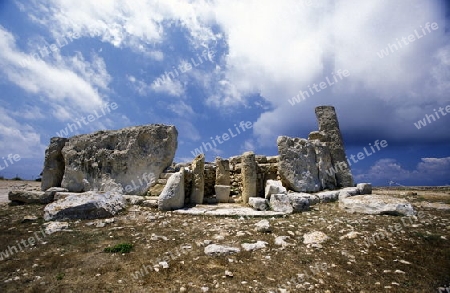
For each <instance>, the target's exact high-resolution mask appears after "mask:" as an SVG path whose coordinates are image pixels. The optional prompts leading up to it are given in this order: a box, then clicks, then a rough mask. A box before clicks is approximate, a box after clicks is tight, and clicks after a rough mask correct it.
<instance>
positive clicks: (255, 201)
mask: <svg viewBox="0 0 450 293" xmlns="http://www.w3.org/2000/svg"><path fill="white" fill-rule="evenodd" d="M248 205H249V206H251V207H252V208H254V209H255V210H257V211H267V210H268V209H269V205H268V202H267V199H264V198H261V197H250V198H249V199H248Z"/></svg>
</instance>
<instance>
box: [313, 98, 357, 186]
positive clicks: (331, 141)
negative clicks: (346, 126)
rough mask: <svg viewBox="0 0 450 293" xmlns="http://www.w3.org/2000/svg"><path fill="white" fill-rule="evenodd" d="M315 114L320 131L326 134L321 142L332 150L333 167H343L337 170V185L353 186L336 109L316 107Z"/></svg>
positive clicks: (322, 136)
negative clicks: (337, 165)
mask: <svg viewBox="0 0 450 293" xmlns="http://www.w3.org/2000/svg"><path fill="white" fill-rule="evenodd" d="M315 112H316V116H317V120H318V123H319V131H320V132H323V133H324V134H325V135H320V136H321V141H322V142H326V143H327V145H328V147H329V148H330V152H331V159H332V163H333V165H334V166H336V164H340V165H341V168H337V170H336V171H337V172H336V181H337V182H336V183H337V185H338V187H348V186H353V176H352V173H351V170H350V166H349V165H348V162H347V158H346V155H345V149H344V141H343V140H342V134H341V130H340V129H339V122H338V119H337V115H336V111H335V109H334V107H333V106H319V107H316V109H315ZM314 135H316V134H314Z"/></svg>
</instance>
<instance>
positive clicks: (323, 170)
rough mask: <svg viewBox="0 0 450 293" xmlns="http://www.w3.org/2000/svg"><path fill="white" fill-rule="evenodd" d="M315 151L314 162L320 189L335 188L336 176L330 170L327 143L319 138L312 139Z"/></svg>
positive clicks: (329, 153) (329, 154) (329, 155)
mask: <svg viewBox="0 0 450 293" xmlns="http://www.w3.org/2000/svg"><path fill="white" fill-rule="evenodd" d="M312 143H313V145H314V149H315V151H316V164H317V168H318V172H319V182H320V186H321V189H329V190H333V189H336V186H337V184H336V176H335V174H334V172H333V171H332V170H333V169H332V167H333V164H332V160H331V152H330V149H329V148H328V146H327V144H326V143H324V142H320V141H319V140H313V141H312Z"/></svg>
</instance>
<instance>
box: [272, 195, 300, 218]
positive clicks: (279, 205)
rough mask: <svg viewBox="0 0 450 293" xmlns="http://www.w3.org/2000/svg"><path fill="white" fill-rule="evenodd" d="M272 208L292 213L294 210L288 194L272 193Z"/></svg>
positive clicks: (276, 210)
mask: <svg viewBox="0 0 450 293" xmlns="http://www.w3.org/2000/svg"><path fill="white" fill-rule="evenodd" d="M270 208H271V209H272V210H273V211H275V212H282V213H288V214H290V213H292V212H293V211H294V209H293V207H292V205H291V202H290V199H289V197H288V195H287V194H272V196H271V197H270Z"/></svg>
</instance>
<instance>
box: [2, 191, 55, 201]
mask: <svg viewBox="0 0 450 293" xmlns="http://www.w3.org/2000/svg"><path fill="white" fill-rule="evenodd" d="M8 199H9V200H10V201H13V202H16V203H24V204H48V203H50V202H52V201H53V196H52V195H49V194H46V193H45V192H43V191H28V190H11V191H10V192H9V193H8Z"/></svg>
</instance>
